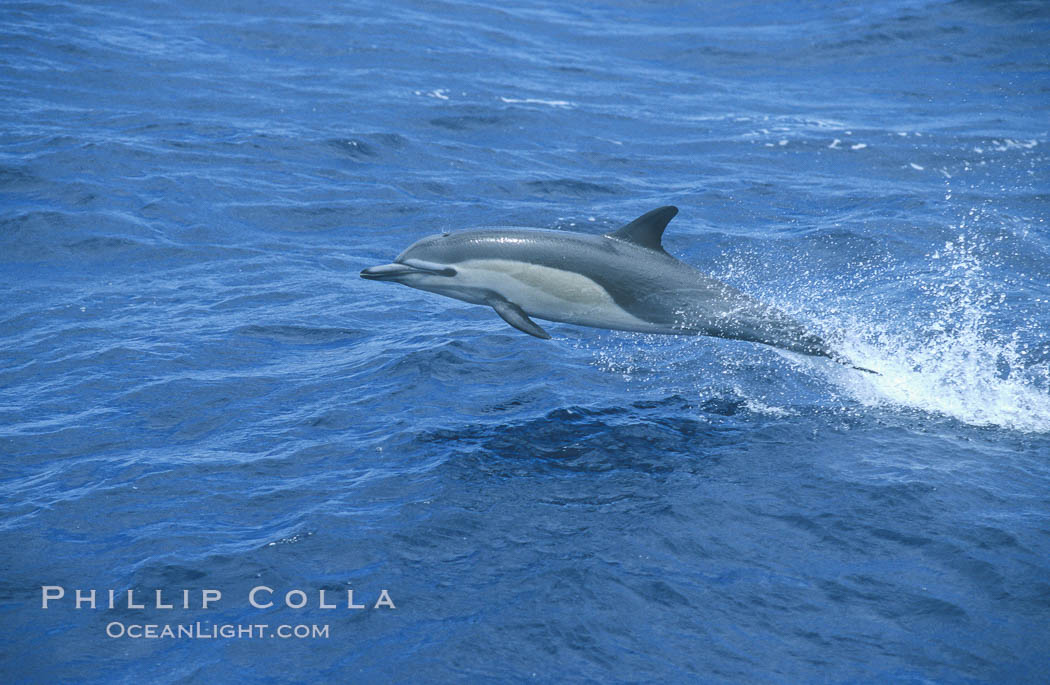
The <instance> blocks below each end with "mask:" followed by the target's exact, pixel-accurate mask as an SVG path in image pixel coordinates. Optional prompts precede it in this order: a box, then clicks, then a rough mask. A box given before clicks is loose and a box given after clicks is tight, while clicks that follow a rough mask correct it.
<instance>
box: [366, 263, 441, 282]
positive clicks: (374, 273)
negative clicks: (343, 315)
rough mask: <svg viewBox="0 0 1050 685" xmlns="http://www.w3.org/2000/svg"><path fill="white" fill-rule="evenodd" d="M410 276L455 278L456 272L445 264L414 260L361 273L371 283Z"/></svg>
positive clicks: (374, 267)
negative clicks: (424, 275) (423, 275)
mask: <svg viewBox="0 0 1050 685" xmlns="http://www.w3.org/2000/svg"><path fill="white" fill-rule="evenodd" d="M408 274H431V275H433V276H455V275H456V270H455V269H453V268H452V267H450V266H445V265H443V264H434V263H432V262H425V261H423V260H420V259H413V260H411V261H410V262H409V263H405V262H394V263H393V264H383V265H382V266H370V267H368V268H367V269H365V270H364V271H362V272H361V278H367V279H368V280H370V281H396V280H397V279H398V278H400V277H402V276H407V275H408Z"/></svg>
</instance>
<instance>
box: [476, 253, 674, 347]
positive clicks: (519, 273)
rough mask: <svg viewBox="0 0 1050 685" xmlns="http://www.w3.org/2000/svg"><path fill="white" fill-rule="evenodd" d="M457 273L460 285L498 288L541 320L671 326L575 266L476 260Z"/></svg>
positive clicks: (654, 329)
mask: <svg viewBox="0 0 1050 685" xmlns="http://www.w3.org/2000/svg"><path fill="white" fill-rule="evenodd" d="M456 272H457V275H456V284H457V286H467V287H468V288H478V289H482V290H489V291H493V292H495V293H497V294H499V295H500V296H501V297H503V298H505V299H507V300H508V301H510V302H513V303H514V304H516V305H518V306H519V307H521V308H522V309H523V310H525V312H526V313H527V314H528V315H529V316H534V317H536V318H537V319H546V320H548V321H561V322H564V323H572V324H577V325H580V326H595V327H598V328H616V329H621V330H631V331H652V332H658V331H662V330H663V329H664V328H665V327H664V326H659V325H656V324H653V323H652V322H649V321H645V320H644V319H639V318H638V317H636V316H634V315H632V314H631V313H629V312H627V311H626V310H624V309H623V308H622V307H620V305H618V304H616V301H615V300H614V299H613V298H612V296H610V295H609V293H608V292H607V291H606V290H605V288H603V287H601V286H600V285H599V284H598V283H596V282H595V281H593V280H591V279H590V278H587V277H586V276H584V275H582V274H579V273H576V272H573V271H565V270H564V269H555V268H552V267H549V266H541V265H538V264H530V263H528V262H520V261H513V260H509V259H470V260H466V261H463V262H459V263H457V264H456Z"/></svg>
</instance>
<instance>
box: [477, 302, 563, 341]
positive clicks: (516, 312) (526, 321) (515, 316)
mask: <svg viewBox="0 0 1050 685" xmlns="http://www.w3.org/2000/svg"><path fill="white" fill-rule="evenodd" d="M489 304H491V305H492V308H493V309H495V310H496V313H497V314H499V315H500V318H501V319H503V320H504V321H506V322H507V323H509V324H510V325H511V326H514V328H517V329H518V330H519V331H522V332H523V333H528V334H529V335H534V336H536V337H537V338H543V339H544V340H550V338H551V334H550V333H548V332H547V331H545V330H543V329H542V328H540V327H539V326H538V325H537V324H536V322H535V321H533V320H532V319H530V318H529V315H528V314H526V313H525V311H524V310H523V309H522V308H521V307H519V306H518V305H516V304H514V303H513V302H508V301H506V300H492V301H491V302H490V303H489Z"/></svg>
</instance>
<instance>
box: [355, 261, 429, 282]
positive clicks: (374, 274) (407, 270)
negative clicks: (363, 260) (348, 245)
mask: <svg viewBox="0 0 1050 685" xmlns="http://www.w3.org/2000/svg"><path fill="white" fill-rule="evenodd" d="M416 272H417V269H413V268H412V267H410V266H408V265H407V264H396V263H395V264H383V265H381V266H370V267H368V268H367V269H365V270H364V271H362V272H361V278H367V279H368V280H370V281H393V280H397V278H398V277H399V276H404V275H405V274H411V273H416Z"/></svg>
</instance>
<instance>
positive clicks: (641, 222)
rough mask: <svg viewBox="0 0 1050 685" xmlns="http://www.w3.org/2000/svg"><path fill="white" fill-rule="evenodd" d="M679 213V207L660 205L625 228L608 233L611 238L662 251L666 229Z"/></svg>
mask: <svg viewBox="0 0 1050 685" xmlns="http://www.w3.org/2000/svg"><path fill="white" fill-rule="evenodd" d="M677 213H678V208H677V207H670V206H668V207H660V208H659V209H654V210H653V211H651V212H646V213H645V214H643V215H641V216H640V217H638V218H637V219H635V220H634V221H632V222H631V223H629V224H627V225H626V226H624V227H623V228H620V229H617V230H616V231H614V232H612V233H608V234H606V235H608V236H609V237H610V238H616V239H617V240H623V241H625V242H628V243H634V244H635V245H641V246H642V247H648V248H649V249H650V250H660V251H661V252H662V251H663V249H664V247H663V245H662V244H661V243H660V239H661V238H662V237H663V235H664V229H665V228H667V224H668V223H669V222H670V221H671V219H673V218H674V215H675V214H677Z"/></svg>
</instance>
